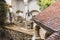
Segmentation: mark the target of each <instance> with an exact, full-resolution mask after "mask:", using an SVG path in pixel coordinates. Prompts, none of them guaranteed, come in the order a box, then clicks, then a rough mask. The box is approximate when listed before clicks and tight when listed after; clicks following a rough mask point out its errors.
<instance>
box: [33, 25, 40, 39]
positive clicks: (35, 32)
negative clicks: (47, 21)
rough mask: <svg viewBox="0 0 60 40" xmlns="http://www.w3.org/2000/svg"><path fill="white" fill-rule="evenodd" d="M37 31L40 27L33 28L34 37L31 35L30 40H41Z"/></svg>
mask: <svg viewBox="0 0 60 40" xmlns="http://www.w3.org/2000/svg"><path fill="white" fill-rule="evenodd" d="M39 30H40V26H38V25H36V26H35V28H34V35H33V38H32V40H41V38H40V34H39V33H40V32H39Z"/></svg>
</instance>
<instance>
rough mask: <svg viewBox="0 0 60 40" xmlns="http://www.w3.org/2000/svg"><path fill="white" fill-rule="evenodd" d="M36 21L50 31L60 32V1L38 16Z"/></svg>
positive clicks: (35, 18)
mask: <svg viewBox="0 0 60 40" xmlns="http://www.w3.org/2000/svg"><path fill="white" fill-rule="evenodd" d="M34 21H35V22H36V23H37V24H39V25H42V27H43V28H44V29H46V30H48V31H52V32H53V31H58V30H60V0H58V1H56V2H55V3H54V4H52V5H51V6H49V7H48V8H46V9H45V10H44V11H42V12H41V13H40V14H38V15H36V16H35V17H34Z"/></svg>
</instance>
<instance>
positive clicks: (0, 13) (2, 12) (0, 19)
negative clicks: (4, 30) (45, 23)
mask: <svg viewBox="0 0 60 40" xmlns="http://www.w3.org/2000/svg"><path fill="white" fill-rule="evenodd" d="M6 13H7V6H6V2H5V0H0V25H3V24H4V22H5V21H6Z"/></svg>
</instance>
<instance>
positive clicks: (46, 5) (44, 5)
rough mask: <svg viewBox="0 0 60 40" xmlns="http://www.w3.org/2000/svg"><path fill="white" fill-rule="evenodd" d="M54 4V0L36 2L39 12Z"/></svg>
mask: <svg viewBox="0 0 60 40" xmlns="http://www.w3.org/2000/svg"><path fill="white" fill-rule="evenodd" d="M54 2H55V0H38V5H39V6H40V10H44V9H45V8H47V7H48V6H50V5H51V4H53V3H54Z"/></svg>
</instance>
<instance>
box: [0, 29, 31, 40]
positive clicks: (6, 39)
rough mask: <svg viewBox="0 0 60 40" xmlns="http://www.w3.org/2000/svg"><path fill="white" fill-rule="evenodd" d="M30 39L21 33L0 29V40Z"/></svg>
mask: <svg viewBox="0 0 60 40" xmlns="http://www.w3.org/2000/svg"><path fill="white" fill-rule="evenodd" d="M31 37H32V36H31V35H28V34H25V33H22V32H18V31H14V30H10V29H6V28H5V29H2V28H0V40H31Z"/></svg>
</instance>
